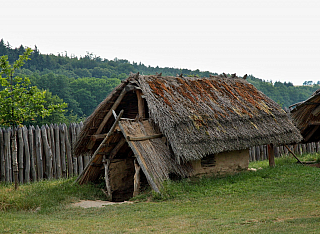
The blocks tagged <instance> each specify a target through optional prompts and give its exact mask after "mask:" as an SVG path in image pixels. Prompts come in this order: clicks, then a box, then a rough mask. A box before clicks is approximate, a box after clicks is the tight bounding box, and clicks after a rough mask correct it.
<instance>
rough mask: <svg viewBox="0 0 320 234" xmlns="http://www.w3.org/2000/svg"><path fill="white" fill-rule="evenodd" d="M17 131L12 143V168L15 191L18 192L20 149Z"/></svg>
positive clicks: (14, 132) (13, 135)
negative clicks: (18, 147)
mask: <svg viewBox="0 0 320 234" xmlns="http://www.w3.org/2000/svg"><path fill="white" fill-rule="evenodd" d="M16 134H17V130H16V129H13V134H12V135H11V136H12V138H11V143H12V166H13V173H14V189H15V190H17V189H18V187H19V167H18V149H17V137H16Z"/></svg>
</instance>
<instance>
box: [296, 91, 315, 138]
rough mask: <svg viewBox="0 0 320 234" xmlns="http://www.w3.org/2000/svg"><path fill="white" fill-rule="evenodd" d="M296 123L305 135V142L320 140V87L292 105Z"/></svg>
mask: <svg viewBox="0 0 320 234" xmlns="http://www.w3.org/2000/svg"><path fill="white" fill-rule="evenodd" d="M290 112H291V116H292V119H293V121H294V123H295V124H296V126H297V128H298V129H299V130H300V132H301V134H302V136H303V138H304V139H303V142H317V141H319V140H320V128H319V126H320V89H318V90H317V91H316V92H314V93H313V94H312V96H311V97H310V98H308V99H307V100H305V101H303V102H299V103H296V104H294V105H292V106H290Z"/></svg>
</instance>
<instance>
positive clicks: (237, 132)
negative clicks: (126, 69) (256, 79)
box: [75, 76, 301, 162]
mask: <svg viewBox="0 0 320 234" xmlns="http://www.w3.org/2000/svg"><path fill="white" fill-rule="evenodd" d="M129 85H134V86H137V87H138V88H139V89H141V90H142V94H143V97H144V98H145V100H146V103H147V106H148V111H149V118H150V119H151V120H152V121H153V122H154V123H155V125H156V126H158V127H159V129H160V131H161V133H163V134H164V135H165V136H166V138H167V139H168V142H169V144H170V146H171V148H172V150H173V152H174V155H175V158H176V160H177V162H187V161H191V160H196V159H200V158H202V157H204V156H205V155H208V154H216V153H220V152H224V151H233V150H241V149H247V148H249V147H251V146H256V145H263V144H270V143H272V144H275V145H279V144H290V143H294V142H299V141H300V140H301V135H300V133H299V131H298V130H297V129H296V128H295V126H294V125H293V123H292V122H291V120H290V118H289V116H288V115H287V114H286V112H285V111H284V110H282V108H281V107H280V106H279V105H278V104H277V103H275V102H274V101H273V100H271V99H270V98H268V97H267V96H266V95H264V94H263V93H262V92H260V91H258V90H257V89H256V88H255V87H254V86H253V85H251V84H249V83H248V82H247V81H245V80H244V79H240V78H221V77H209V78H198V77H161V76H136V77H129V78H128V79H127V80H125V81H124V82H123V83H122V84H120V85H119V86H118V87H117V88H116V89H115V90H114V91H113V92H112V93H111V94H110V95H109V96H108V97H107V98H106V99H105V100H104V101H103V102H102V103H101V104H100V105H99V106H98V107H97V109H96V110H95V111H94V113H93V114H92V115H91V116H90V117H89V118H88V119H87V120H86V122H85V123H84V128H83V129H82V131H81V134H80V136H79V140H78V142H77V144H76V146H75V153H76V154H81V153H84V152H88V151H89V150H88V149H87V148H86V146H87V144H88V143H89V142H90V136H91V135H92V134H94V132H95V131H96V129H97V128H98V126H99V125H100V123H101V122H102V119H103V117H104V116H105V115H106V113H107V112H108V111H109V110H110V108H111V106H112V103H113V102H114V101H115V100H116V99H117V97H118V96H119V95H120V92H121V91H122V90H123V89H124V88H126V87H128V86H129ZM130 100H131V99H127V102H129V101H130ZM129 107H130V104H129V103H127V104H126V103H123V104H122V105H121V106H120V107H118V109H117V110H116V112H117V113H118V112H119V111H120V109H123V108H129ZM108 126H110V124H109V122H108V123H107V124H106V126H105V128H104V130H103V132H107V129H108Z"/></svg>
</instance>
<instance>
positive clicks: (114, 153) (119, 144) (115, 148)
mask: <svg viewBox="0 0 320 234" xmlns="http://www.w3.org/2000/svg"><path fill="white" fill-rule="evenodd" d="M126 142H127V141H126V139H125V138H121V140H120V141H119V142H118V144H117V145H116V146H115V147H114V148H113V150H112V151H111V152H110V155H109V159H113V158H114V157H115V156H116V154H117V153H118V152H119V150H120V149H121V147H122V146H123V145H124V144H125V143H126Z"/></svg>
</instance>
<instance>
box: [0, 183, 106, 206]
mask: <svg viewBox="0 0 320 234" xmlns="http://www.w3.org/2000/svg"><path fill="white" fill-rule="evenodd" d="M74 179H75V178H70V179H58V180H43V181H40V182H35V183H29V184H22V185H20V186H19V189H18V190H14V185H12V184H1V185H0V211H6V210H34V209H41V210H48V209H49V210H50V209H58V208H59V207H62V206H64V205H65V204H67V203H70V202H72V201H77V200H79V199H97V198H100V199H101V198H103V197H104V195H103V193H102V192H101V191H100V189H98V188H97V187H96V186H94V185H92V184H87V185H82V186H79V185H77V184H73V181H74Z"/></svg>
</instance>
